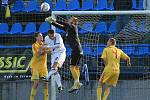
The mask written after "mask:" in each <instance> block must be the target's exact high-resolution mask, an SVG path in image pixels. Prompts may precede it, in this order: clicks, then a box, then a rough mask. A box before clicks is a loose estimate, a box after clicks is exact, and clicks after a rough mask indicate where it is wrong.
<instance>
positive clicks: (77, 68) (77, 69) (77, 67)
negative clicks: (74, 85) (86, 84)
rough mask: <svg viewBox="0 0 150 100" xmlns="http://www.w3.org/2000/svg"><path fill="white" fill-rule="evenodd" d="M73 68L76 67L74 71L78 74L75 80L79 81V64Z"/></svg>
mask: <svg viewBox="0 0 150 100" xmlns="http://www.w3.org/2000/svg"><path fill="white" fill-rule="evenodd" d="M75 69H76V72H77V75H78V79H77V81H78V82H79V80H80V68H79V66H76V67H75Z"/></svg>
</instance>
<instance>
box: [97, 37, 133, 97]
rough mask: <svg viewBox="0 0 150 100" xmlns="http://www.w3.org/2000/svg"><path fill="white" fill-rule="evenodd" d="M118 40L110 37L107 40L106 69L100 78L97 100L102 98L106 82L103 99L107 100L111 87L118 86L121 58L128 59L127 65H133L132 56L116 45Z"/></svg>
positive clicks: (104, 59)
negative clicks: (103, 86)
mask: <svg viewBox="0 0 150 100" xmlns="http://www.w3.org/2000/svg"><path fill="white" fill-rule="evenodd" d="M115 45H116V40H115V39H114V38H110V39H109V40H108V42H107V47H106V48H105V49H104V50H103V53H102V56H101V58H102V60H103V62H104V64H105V68H104V71H103V73H102V75H101V77H100V79H99V83H98V87H97V100H101V94H102V85H103V84H105V85H106V87H105V91H104V94H103V97H102V100H106V99H107V97H108V95H109V93H110V87H111V86H114V87H115V86H116V84H117V81H118V77H119V73H120V59H124V60H126V61H127V65H128V66H131V63H130V57H128V56H127V55H126V54H125V53H124V52H123V51H122V50H121V49H118V48H117V47H115Z"/></svg>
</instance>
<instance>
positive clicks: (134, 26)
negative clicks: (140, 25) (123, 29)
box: [130, 20, 137, 30]
mask: <svg viewBox="0 0 150 100" xmlns="http://www.w3.org/2000/svg"><path fill="white" fill-rule="evenodd" d="M130 28H131V29H133V30H137V24H136V22H135V21H134V20H132V21H130Z"/></svg>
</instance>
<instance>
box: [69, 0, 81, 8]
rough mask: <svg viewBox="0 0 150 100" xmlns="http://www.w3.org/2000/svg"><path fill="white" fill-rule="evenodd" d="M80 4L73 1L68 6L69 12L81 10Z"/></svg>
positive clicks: (76, 0)
mask: <svg viewBox="0 0 150 100" xmlns="http://www.w3.org/2000/svg"><path fill="white" fill-rule="evenodd" d="M79 9H80V4H79V1H78V0H71V1H70V3H69V5H68V10H79Z"/></svg>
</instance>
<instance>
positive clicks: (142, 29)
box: [137, 21, 148, 33]
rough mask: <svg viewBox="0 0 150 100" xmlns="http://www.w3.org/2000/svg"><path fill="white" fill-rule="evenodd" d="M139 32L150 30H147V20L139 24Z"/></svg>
mask: <svg viewBox="0 0 150 100" xmlns="http://www.w3.org/2000/svg"><path fill="white" fill-rule="evenodd" d="M137 30H138V31H139V32H141V33H144V32H145V33H147V32H148V30H146V22H145V21H141V23H140V25H139V26H138V29H137Z"/></svg>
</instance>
